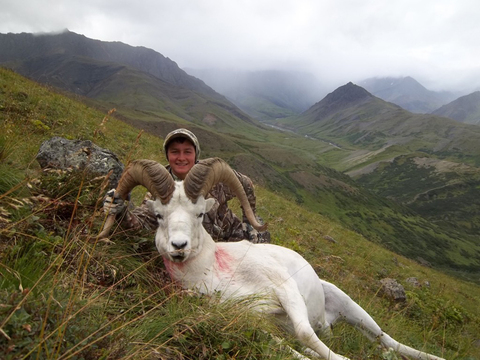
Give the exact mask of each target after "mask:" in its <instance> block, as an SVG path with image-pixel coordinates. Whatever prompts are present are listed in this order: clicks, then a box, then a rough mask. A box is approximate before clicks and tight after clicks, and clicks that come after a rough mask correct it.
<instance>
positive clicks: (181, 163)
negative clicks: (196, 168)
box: [167, 140, 195, 180]
mask: <svg viewBox="0 0 480 360" xmlns="http://www.w3.org/2000/svg"><path fill="white" fill-rule="evenodd" d="M167 154H168V163H169V164H170V167H171V169H172V172H173V173H174V174H175V175H176V176H177V177H178V178H179V179H181V180H184V179H185V176H187V174H188V172H189V171H190V169H191V168H192V167H193V165H195V146H193V144H192V143H191V142H190V141H188V140H185V141H184V142H183V143H181V142H178V141H175V140H173V141H172V142H171V144H169V146H168V150H167Z"/></svg>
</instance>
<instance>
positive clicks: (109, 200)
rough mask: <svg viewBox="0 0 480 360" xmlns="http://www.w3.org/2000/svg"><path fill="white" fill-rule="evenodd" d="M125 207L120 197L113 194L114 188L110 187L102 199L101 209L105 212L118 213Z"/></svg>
mask: <svg viewBox="0 0 480 360" xmlns="http://www.w3.org/2000/svg"><path fill="white" fill-rule="evenodd" d="M124 208H125V202H124V201H123V199H122V198H120V197H116V196H115V189H111V190H109V191H108V192H107V194H106V195H105V200H103V211H104V212H106V213H107V214H112V215H117V214H120V213H121V212H122V211H123V209H124Z"/></svg>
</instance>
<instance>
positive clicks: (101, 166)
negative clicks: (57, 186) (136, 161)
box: [37, 137, 124, 188]
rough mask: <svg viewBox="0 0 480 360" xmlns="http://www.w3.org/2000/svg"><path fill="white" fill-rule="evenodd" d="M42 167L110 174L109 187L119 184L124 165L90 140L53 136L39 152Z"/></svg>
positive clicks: (112, 154) (101, 174)
mask: <svg viewBox="0 0 480 360" xmlns="http://www.w3.org/2000/svg"><path fill="white" fill-rule="evenodd" d="M37 161H38V163H39V164H40V166H41V167H42V169H60V170H68V169H73V170H79V171H86V172H87V173H88V174H89V175H91V176H93V177H97V176H106V175H107V174H108V173H109V172H111V174H110V176H109V185H108V186H109V187H110V188H114V187H116V186H117V183H118V181H119V180H120V177H121V175H122V172H123V169H124V166H123V164H122V163H121V162H120V161H119V160H118V158H117V156H116V155H115V154H114V153H113V152H111V151H110V150H107V149H102V148H101V147H99V146H97V145H95V144H94V143H93V142H91V141H90V140H67V139H64V138H62V137H53V138H51V139H49V140H47V141H45V142H44V143H43V144H42V145H41V146H40V150H39V151H38V154H37Z"/></svg>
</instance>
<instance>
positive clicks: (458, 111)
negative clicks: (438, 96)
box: [432, 91, 480, 125]
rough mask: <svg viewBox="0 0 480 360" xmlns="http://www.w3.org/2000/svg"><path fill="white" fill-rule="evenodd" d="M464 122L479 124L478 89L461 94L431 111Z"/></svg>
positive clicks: (479, 105)
mask: <svg viewBox="0 0 480 360" xmlns="http://www.w3.org/2000/svg"><path fill="white" fill-rule="evenodd" d="M432 114H434V115H438V116H445V117H448V118H450V119H453V120H457V121H460V122H463V123H466V124H474V125H480V91H475V92H474V93H472V94H469V95H465V96H462V97H460V98H458V99H457V100H454V101H452V102H451V103H448V104H446V105H443V106H442V107H441V108H439V109H437V110H435V111H433V112H432Z"/></svg>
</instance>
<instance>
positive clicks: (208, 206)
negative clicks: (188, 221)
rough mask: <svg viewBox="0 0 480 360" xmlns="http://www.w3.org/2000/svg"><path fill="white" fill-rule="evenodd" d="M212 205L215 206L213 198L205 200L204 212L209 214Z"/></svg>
mask: <svg viewBox="0 0 480 360" xmlns="http://www.w3.org/2000/svg"><path fill="white" fill-rule="evenodd" d="M214 204H215V199H214V198H208V199H206V200H205V212H209V211H210V209H211V208H212V207H213V205H214Z"/></svg>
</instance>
